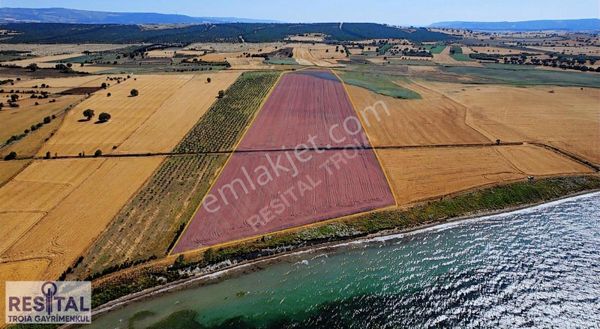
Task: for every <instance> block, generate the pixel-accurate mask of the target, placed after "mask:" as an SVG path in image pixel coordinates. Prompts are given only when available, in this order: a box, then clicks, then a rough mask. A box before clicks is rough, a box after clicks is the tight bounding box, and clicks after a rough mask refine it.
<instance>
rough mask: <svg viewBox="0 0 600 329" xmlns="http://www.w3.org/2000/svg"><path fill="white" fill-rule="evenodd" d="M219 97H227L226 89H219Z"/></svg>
mask: <svg viewBox="0 0 600 329" xmlns="http://www.w3.org/2000/svg"><path fill="white" fill-rule="evenodd" d="M217 97H219V98H223V97H225V91H223V90H219V96H217Z"/></svg>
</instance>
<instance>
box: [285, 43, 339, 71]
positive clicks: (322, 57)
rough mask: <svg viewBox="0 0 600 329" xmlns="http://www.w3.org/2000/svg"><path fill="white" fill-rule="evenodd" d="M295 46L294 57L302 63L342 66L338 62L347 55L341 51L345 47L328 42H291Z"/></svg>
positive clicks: (291, 45)
mask: <svg viewBox="0 0 600 329" xmlns="http://www.w3.org/2000/svg"><path fill="white" fill-rule="evenodd" d="M289 46H290V47H293V57H294V59H295V60H296V61H297V62H298V64H300V65H308V66H312V65H314V66H321V67H337V66H341V65H340V64H339V63H338V60H339V59H343V58H345V57H346V54H345V53H343V52H339V50H342V51H344V48H343V47H338V51H335V50H336V47H335V46H331V45H326V44H304V43H302V44H290V45H289Z"/></svg>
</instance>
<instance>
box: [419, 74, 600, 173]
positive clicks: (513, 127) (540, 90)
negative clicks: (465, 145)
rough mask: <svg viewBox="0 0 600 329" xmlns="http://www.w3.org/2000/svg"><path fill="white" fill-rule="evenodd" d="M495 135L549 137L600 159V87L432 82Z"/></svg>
mask: <svg viewBox="0 0 600 329" xmlns="http://www.w3.org/2000/svg"><path fill="white" fill-rule="evenodd" d="M430 86H431V87H432V88H435V89H436V90H439V91H441V92H442V93H444V94H445V95H447V96H448V97H450V98H452V99H453V100H455V101H456V102H459V103H461V104H464V105H465V106H466V107H467V108H468V115H467V118H468V121H469V122H470V123H471V125H472V126H473V127H475V128H476V129H477V130H479V131H481V132H483V133H485V134H486V135H487V136H489V137H490V139H492V140H495V139H500V140H502V141H534V142H541V143H547V144H550V145H553V146H556V147H559V148H561V149H564V150H567V151H569V152H573V153H575V154H577V155H579V156H582V157H584V158H586V159H587V160H589V161H592V162H594V163H600V89H597V88H574V87H527V88H517V87H510V86H498V85H485V86H483V85H457V84H446V83H431V84H430Z"/></svg>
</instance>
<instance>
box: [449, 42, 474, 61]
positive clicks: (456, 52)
mask: <svg viewBox="0 0 600 329" xmlns="http://www.w3.org/2000/svg"><path fill="white" fill-rule="evenodd" d="M450 57H452V58H454V59H455V60H457V61H459V62H469V61H471V57H469V56H467V55H465V54H463V52H462V47H460V46H452V48H450Z"/></svg>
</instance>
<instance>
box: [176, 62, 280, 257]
mask: <svg viewBox="0 0 600 329" xmlns="http://www.w3.org/2000/svg"><path fill="white" fill-rule="evenodd" d="M285 73H287V72H282V73H280V74H279V76H278V77H277V80H276V81H275V83H274V84H273V86H272V87H271V89H270V90H269V92H268V93H267V94H266V95H265V97H264V98H263V100H262V101H261V102H260V105H259V107H258V109H257V110H256V112H255V113H254V116H253V117H252V119H251V120H250V122H248V124H247V125H246V129H245V130H244V132H243V133H242V135H241V136H240V138H239V139H238V141H237V142H236V143H235V145H234V147H233V152H230V153H229V156H228V157H227V160H225V163H224V164H223V166H222V167H221V168H220V169H219V171H218V173H217V174H216V175H215V179H214V180H213V181H212V182H211V183H210V185H209V186H208V189H207V190H206V194H204V195H203V196H202V199H201V200H200V203H199V204H198V206H197V207H196V209H195V210H194V213H193V215H192V218H189V219H188V221H187V223H186V224H185V227H184V228H183V230H182V231H181V233H180V234H179V236H178V237H177V240H175V243H173V246H172V247H171V250H169V251H168V252H167V256H170V255H175V254H173V253H172V252H173V249H175V247H176V246H177V244H179V241H180V240H181V237H183V235H184V233H185V232H186V231H187V229H188V227H189V226H190V224H191V223H192V221H193V220H194V217H195V216H196V214H197V213H198V210H199V209H200V207H202V204H203V203H204V199H206V196H207V195H208V194H209V193H210V191H211V190H212V189H213V187H214V186H215V184H216V183H217V181H218V180H219V177H220V176H221V174H222V173H223V170H225V167H227V165H228V164H229V161H230V160H231V158H233V156H234V155H235V150H237V149H238V146H239V145H240V144H241V142H242V140H243V139H244V137H245V136H246V133H248V131H249V130H250V127H252V126H253V125H254V121H255V120H256V118H257V117H258V114H259V113H260V112H262V109H263V107H264V105H265V103H266V102H267V100H268V99H269V97H271V93H273V90H275V88H277V86H278V85H279V81H280V80H281V77H282V76H283V75H284V74H285ZM241 76H242V75H240V76H239V77H238V79H239V78H240V77H241ZM236 81H237V79H236ZM234 83H235V82H234ZM232 85H233V84H232Z"/></svg>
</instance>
